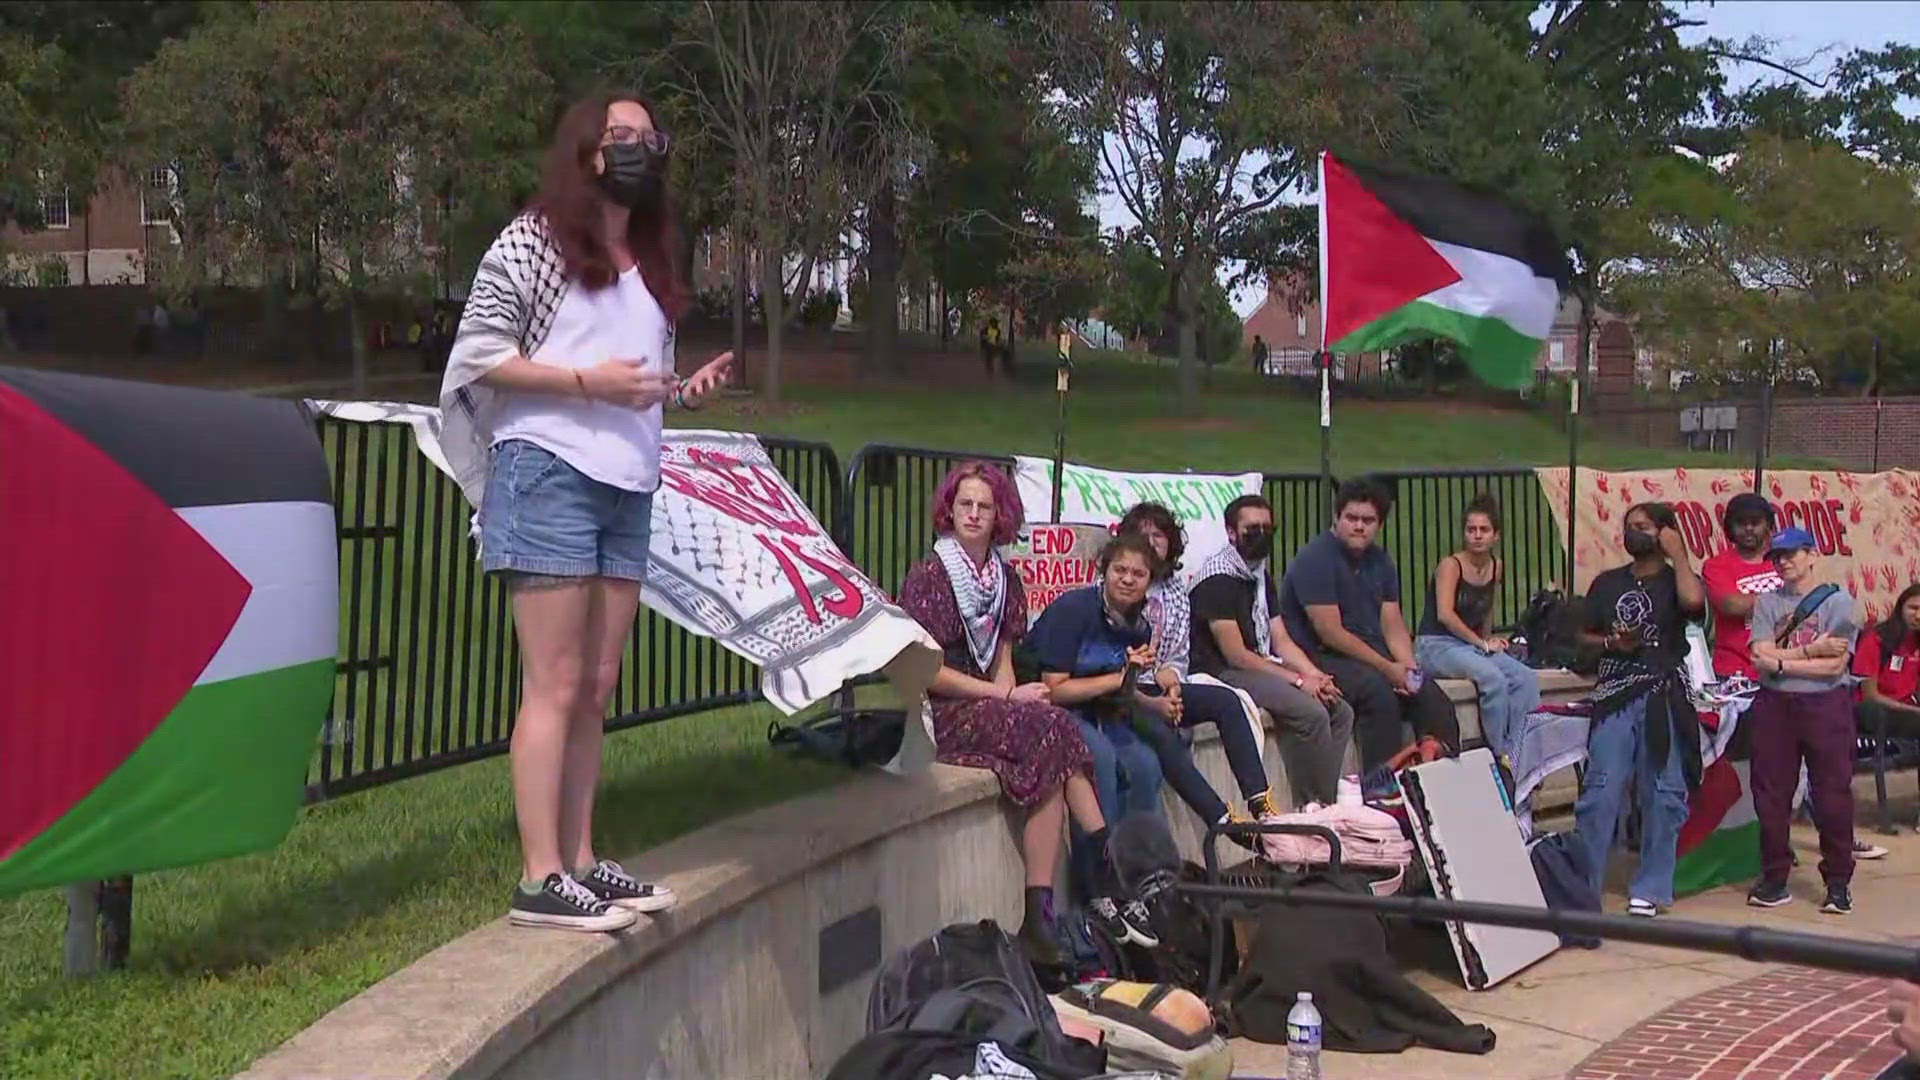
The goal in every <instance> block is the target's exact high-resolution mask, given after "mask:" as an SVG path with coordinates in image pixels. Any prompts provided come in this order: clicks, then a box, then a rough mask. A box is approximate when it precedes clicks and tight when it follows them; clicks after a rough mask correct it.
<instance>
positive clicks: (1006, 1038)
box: [826, 978, 1106, 1080]
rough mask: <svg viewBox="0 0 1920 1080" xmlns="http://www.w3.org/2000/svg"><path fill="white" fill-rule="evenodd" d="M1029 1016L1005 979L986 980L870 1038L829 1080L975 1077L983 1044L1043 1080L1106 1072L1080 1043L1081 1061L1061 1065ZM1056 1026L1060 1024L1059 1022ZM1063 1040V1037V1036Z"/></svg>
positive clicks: (1041, 1026)
mask: <svg viewBox="0 0 1920 1080" xmlns="http://www.w3.org/2000/svg"><path fill="white" fill-rule="evenodd" d="M1053 1019H1054V1018H1053V1010H1052V1007H1051V1006H1049V1007H1048V1008H1047V1010H1046V1012H1045V1014H1044V1019H1043V1018H1042V1017H1038V1016H1034V1015H1030V1014H1029V1012H1028V1006H1027V1003H1026V1002H1025V1001H1024V1000H1022V998H1021V995H1020V992H1019V991H1018V990H1017V989H1016V988H1015V987H1013V986H1012V985H1011V984H1009V983H1007V982H1006V981H1005V980H1002V979H994V978H982V979H975V980H973V981H972V982H969V983H964V984H962V985H960V986H957V987H952V988H950V989H945V990H937V991H935V992H934V993H933V994H932V995H931V996H930V997H928V998H927V1000H926V1001H924V1002H922V1003H921V1004H920V1006H919V1007H918V1008H917V1009H915V1010H914V1011H913V1013H912V1014H910V1015H909V1016H908V1017H907V1018H906V1019H905V1021H904V1022H903V1023H901V1024H899V1025H896V1026H892V1027H887V1028H882V1029H881V1030H879V1031H873V1032H869V1033H868V1034H867V1035H866V1036H865V1037H864V1038H862V1039H861V1040H860V1041H859V1042H857V1043H854V1044H853V1046H852V1048H851V1049H849V1050H848V1051H847V1052H846V1053H845V1054H843V1055H841V1057H840V1060H839V1061H836V1062H835V1063H834V1065H833V1069H832V1071H830V1072H829V1073H827V1078H826V1080H928V1078H929V1077H933V1076H949V1077H952V1076H969V1075H972V1074H973V1073H974V1071H975V1063H976V1061H977V1060H978V1057H979V1054H980V1047H981V1044H983V1043H993V1044H994V1045H995V1046H996V1047H997V1048H998V1053H999V1055H1000V1056H1001V1057H1002V1058H1004V1059H1006V1060H1007V1061H1009V1062H1013V1063H1014V1064H1017V1065H1021V1066H1024V1067H1025V1068H1026V1069H1027V1070H1028V1071H1030V1072H1032V1073H1033V1074H1034V1075H1035V1076H1036V1077H1038V1078H1039V1080H1085V1078H1086V1077H1090V1076H1093V1075H1094V1074H1096V1073H1098V1072H1099V1071H1100V1070H1101V1069H1102V1068H1104V1067H1105V1058H1106V1054H1105V1051H1103V1050H1100V1049H1099V1048H1097V1047H1094V1046H1093V1045H1092V1044H1090V1043H1081V1044H1080V1045H1081V1046H1084V1047H1085V1050H1084V1051H1081V1052H1077V1053H1076V1054H1074V1055H1073V1056H1075V1057H1078V1058H1080V1059H1081V1060H1078V1061H1061V1060H1059V1059H1058V1058H1057V1057H1056V1056H1055V1055H1056V1054H1057V1050H1056V1049H1055V1048H1053V1047H1050V1046H1049V1045H1048V1038H1049V1036H1048V1034H1047V1031H1046V1021H1049V1020H1053ZM1055 1026H1056V1027H1057V1026H1058V1024H1057V1021H1056V1022H1055ZM1062 1038H1064V1036H1062Z"/></svg>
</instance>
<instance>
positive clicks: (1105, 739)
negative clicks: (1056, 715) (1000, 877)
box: [1069, 713, 1161, 897]
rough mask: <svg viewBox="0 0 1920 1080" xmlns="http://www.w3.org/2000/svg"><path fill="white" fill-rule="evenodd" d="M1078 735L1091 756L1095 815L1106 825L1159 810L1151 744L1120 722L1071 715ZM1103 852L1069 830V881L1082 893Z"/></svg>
mask: <svg viewBox="0 0 1920 1080" xmlns="http://www.w3.org/2000/svg"><path fill="white" fill-rule="evenodd" d="M1074 720H1075V722H1076V723H1078V724H1079V725H1080V735H1081V737H1083V738H1085V739H1086V741H1087V750H1088V751H1089V752H1090V753H1092V755H1093V793H1094V795H1095V796H1096V797H1097V798H1098V799H1099V800H1100V816H1101V817H1104V818H1106V819H1107V824H1108V826H1112V825H1113V824H1114V823H1115V822H1117V821H1119V820H1120V819H1121V818H1124V817H1127V816H1128V815H1130V814H1155V813H1159V811H1160V780H1161V773H1160V756H1159V755H1158V754H1156V753H1154V751H1153V747H1151V746H1149V745H1147V743H1145V742H1144V741H1142V740H1141V738H1140V736H1138V735H1136V734H1134V731H1133V728H1132V727H1130V726H1129V725H1128V724H1127V722H1126V721H1124V720H1103V721H1101V722H1100V723H1098V724H1095V723H1094V722H1093V721H1091V720H1088V719H1086V718H1085V717H1083V716H1080V715H1078V714H1077V713H1076V714H1075V716H1074ZM1105 857H1106V853H1105V852H1101V851H1095V850H1094V848H1093V844H1092V843H1091V842H1090V841H1089V840H1088V838H1087V834H1086V833H1085V832H1084V831H1082V830H1081V828H1080V826H1079V825H1078V824H1075V825H1074V826H1073V830H1072V849H1071V851H1070V852H1069V859H1070V861H1071V864H1072V869H1073V873H1074V876H1075V878H1076V879H1077V880H1076V882H1075V884H1076V885H1077V886H1078V888H1079V890H1080V894H1081V896H1082V897H1086V896H1091V895H1093V893H1092V892H1090V891H1088V890H1089V889H1090V888H1091V887H1092V886H1093V885H1094V883H1095V882H1097V881H1098V880H1099V878H1098V877H1097V876H1096V873H1097V871H1098V869H1099V866H1100V863H1101V861H1102V860H1103V859H1104V858H1105Z"/></svg>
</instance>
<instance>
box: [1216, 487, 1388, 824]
mask: <svg viewBox="0 0 1920 1080" xmlns="http://www.w3.org/2000/svg"><path fill="white" fill-rule="evenodd" d="M1225 524H1226V526H1227V537H1228V539H1229V541H1230V543H1229V545H1228V546H1227V547H1224V548H1221V549H1220V550H1219V551H1217V552H1215V553H1214V554H1213V555H1211V556H1210V557H1208V559H1207V560H1206V562H1205V563H1203V564H1202V565H1201V568H1200V573H1199V574H1198V575H1197V576H1196V577H1195V578H1194V584H1193V589H1192V592H1191V593H1190V594H1189V598H1190V599H1191V601H1192V607H1193V634H1192V644H1191V647H1192V658H1191V670H1192V671H1194V672H1195V673H1198V674H1201V675H1211V676H1212V677H1214V678H1216V679H1219V680H1220V681H1221V682H1223V683H1226V684H1227V685H1228V686H1232V687H1237V688H1238V689H1241V690H1244V691H1246V692H1247V695H1248V696H1249V697H1251V698H1253V700H1254V704H1256V705H1259V706H1260V707H1261V708H1262V709H1265V710H1266V711H1267V715H1269V716H1271V717H1273V722H1274V723H1275V724H1276V725H1278V726H1279V729H1280V732H1279V734H1280V756H1281V758H1282V760H1284V761H1285V762H1286V768H1287V782H1288V785H1289V786H1290V787H1291V788H1292V794H1293V801H1294V805H1295V806H1300V805H1303V804H1305V803H1307V802H1317V803H1322V804H1325V805H1332V803H1333V802H1334V800H1335V799H1336V798H1338V796H1339V791H1340V766H1341V764H1342V762H1343V761H1344V759H1345V757H1346V752H1347V743H1348V741H1349V740H1351V739H1352V738H1353V710H1352V709H1351V708H1350V707H1348V705H1347V703H1346V701H1344V700H1342V698H1341V696H1340V691H1339V688H1338V687H1336V686H1335V685H1334V682H1333V679H1332V678H1331V677H1329V676H1328V675H1327V673H1326V672H1325V671H1322V670H1321V669H1320V668H1319V667H1318V666H1316V665H1315V664H1314V663H1313V661H1312V660H1311V659H1309V658H1308V657H1307V654H1306V653H1305V652H1304V651H1302V650H1301V648H1300V646H1298V645H1296V644H1294V641H1293V638H1292V637H1291V636H1290V635H1289V634H1288V633H1287V628H1286V625H1285V624H1284V623H1282V622H1281V620H1280V601H1279V597H1278V595H1277V594H1276V593H1275V591H1274V587H1273V578H1272V576H1271V575H1270V574H1269V573H1268V570H1267V565H1268V560H1269V559H1270V558H1271V557H1272V555H1273V507H1272V506H1271V505H1270V504H1268V502H1267V501H1266V500H1265V499H1263V498H1261V497H1259V496H1258V495H1243V496H1241V497H1240V498H1238V499H1235V500H1234V501H1232V502H1230V503H1228V504H1227V509H1226V514H1225ZM1273 809H1277V808H1273ZM1255 812H1256V813H1258V810H1256V811H1255Z"/></svg>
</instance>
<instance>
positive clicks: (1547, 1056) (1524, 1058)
mask: <svg viewBox="0 0 1920 1080" xmlns="http://www.w3.org/2000/svg"><path fill="white" fill-rule="evenodd" d="M1889 786H1890V791H1889V794H1890V795H1891V797H1892V801H1893V805H1894V820H1895V821H1896V822H1900V823H1902V824H1901V828H1900V832H1901V835H1899V836H1897V837H1886V836H1881V835H1879V834H1878V833H1877V832H1875V831H1873V828H1872V826H1871V824H1870V822H1871V821H1873V820H1874V819H1873V818H1872V809H1871V808H1872V807H1873V805H1874V804H1873V782H1872V778H1871V777H1870V776H1867V777H1861V778H1860V779H1859V782H1858V783H1857V784H1856V788H1855V794H1856V804H1857V806H1858V807H1859V814H1860V817H1861V818H1862V827H1861V828H1859V829H1858V831H1857V835H1859V836H1861V837H1863V838H1866V839H1870V840H1872V841H1874V842H1875V843H1878V844H1880V845H1881V846H1883V847H1885V848H1887V849H1888V855H1887V857H1886V858H1885V859H1882V860H1879V861H1875V862H1862V863H1860V864H1859V868H1858V869H1857V871H1856V872H1855V876H1854V885H1853V895H1854V913H1853V914H1852V915H1847V916H1836V915H1822V914H1820V912H1819V910H1818V905H1819V902H1820V899H1821V895H1822V893H1821V890H1820V884H1819V875H1818V873H1817V871H1816V870H1815V869H1814V867H1815V865H1816V864H1817V863H1818V862H1819V850H1818V844H1817V841H1816V838H1815V834H1814V832H1813V830H1812V828H1810V827H1807V828H1802V829H1798V830H1796V831H1795V834H1794V846H1795V848H1796V849H1797V850H1798V851H1799V852H1800V862H1801V865H1800V867H1799V868H1798V869H1797V870H1796V871H1795V873H1794V878H1793V888H1794V898H1795V902H1794V903H1792V904H1790V905H1787V906H1786V907H1781V908H1774V909H1771V910H1762V909H1757V908H1751V907H1748V906H1747V904H1746V888H1747V883H1744V882H1743V883H1740V884H1739V885H1730V886H1726V887H1722V888H1719V889H1715V890H1712V891H1710V892H1706V893H1702V894H1699V895H1697V896H1692V897H1688V898H1686V899H1684V900H1681V901H1680V902H1679V903H1678V904H1677V905H1676V906H1675V907H1674V909H1673V912H1672V915H1673V916H1674V917H1677V918H1683V919H1691V920H1698V921H1702V922H1715V923H1723V924H1743V925H1744V924H1751V925H1757V926H1767V927H1775V928H1779V929H1786V930H1797V931H1801V932H1806V933H1819V934H1832V935H1835V936H1840V937H1848V938H1855V939H1862V940H1873V941H1903V940H1904V941H1910V942H1911V941H1920V835H1916V833H1915V831H1914V826H1913V822H1914V812H1915V811H1914V808H1915V806H1916V802H1917V801H1920V793H1917V792H1916V790H1915V783H1914V776H1913V773H1912V771H1911V770H1908V771H1907V772H1906V773H1905V774H1904V775H1902V776H1898V777H1890V778H1889ZM1614 869H1615V870H1616V871H1618V870H1619V869H1620V866H1619V864H1618V863H1616V865H1615V867H1614ZM1625 905H1626V898H1625V896H1624V895H1622V894H1620V893H1619V892H1617V891H1615V892H1613V893H1611V894H1610V895H1609V896H1608V898H1607V910H1608V911H1609V912H1616V913H1617V912H1621V911H1623V910H1624V909H1625ZM1418 940H1419V941H1420V944H1421V945H1423V946H1424V945H1427V944H1431V945H1432V948H1431V949H1426V950H1423V952H1422V954H1421V955H1419V956H1414V957H1403V958H1402V961H1403V962H1409V961H1410V962H1411V963H1413V964H1414V965H1415V966H1414V968H1413V970H1412V971H1411V972H1410V975H1411V977H1412V978H1413V980H1414V981H1415V982H1417V983H1418V984H1420V985H1421V986H1422V987H1424V988H1425V989H1427V990H1428V991H1430V992H1431V993H1433V994H1434V995H1435V996H1436V997H1438V998H1439V999H1440V1000H1441V1001H1442V1002H1443V1003H1445V1004H1446V1005H1447V1007H1448V1008H1450V1009H1452V1010H1453V1011H1454V1012H1455V1013H1457V1014H1458V1015H1459V1016H1460V1018H1461V1019H1462V1020H1465V1021H1467V1022H1469V1023H1480V1024H1485V1025H1487V1026H1488V1027H1491V1028H1492V1029H1493V1030H1494V1032H1495V1033H1496V1035H1497V1036H1498V1038H1499V1042H1498V1045H1497V1046H1496V1047H1495V1049H1494V1051H1493V1052H1492V1053H1491V1054H1487V1055H1485V1056H1472V1055H1461V1054H1446V1053H1441V1052H1438V1051H1434V1050H1425V1049H1415V1050H1409V1051H1407V1052H1406V1053H1402V1054H1382V1055H1366V1054H1336V1053H1328V1054H1327V1055H1326V1056H1325V1059H1324V1061H1323V1063H1322V1071H1323V1072H1324V1074H1325V1077H1326V1080H1363V1078H1369V1077H1380V1078H1385V1077H1392V1078H1394V1080H1456V1078H1458V1080H1534V1078H1538V1080H1561V1078H1565V1077H1570V1078H1574V1080H1629V1078H1631V1080H1694V1078H1701V1080H1707V1078H1711V1080H1735V1078H1739V1077H1747V1078H1752V1080H1773V1078H1781V1080H1801V1078H1809V1080H1812V1078H1825V1080H1854V1078H1871V1077H1873V1076H1875V1075H1877V1074H1878V1073H1879V1071H1880V1070H1881V1069H1882V1068H1884V1067H1885V1066H1886V1064H1887V1063H1888V1062H1890V1061H1892V1060H1893V1058H1894V1056H1895V1051H1894V1048H1893V1046H1892V1044H1891V1043H1890V1042H1888V1040H1887V1038H1886V1034H1887V1032H1888V1030H1889V1025H1888V1024H1887V1023H1886V1022H1885V1020H1884V1013H1885V1007H1884V1003H1883V997H1884V992H1885V987H1886V984H1885V983H1884V982H1883V981H1881V980H1876V979H1860V978H1856V977H1853V976H1845V975H1837V976H1836V975H1832V974H1830V973H1825V972H1811V971H1807V970H1805V969H1800V968H1793V967H1785V966H1781V965H1770V964H1759V963H1753V962H1750V961H1746V960H1740V959H1734V958H1729V957H1723V956H1718V955H1714V954H1709V953H1697V952H1690V951H1687V950H1682V949H1672V948H1665V947H1661V946H1655V945H1635V944H1628V943H1614V942H1609V943H1607V944H1605V945H1603V946H1602V947H1601V948H1599V949H1594V950H1585V949H1561V950H1560V951H1559V952H1557V953H1555V954H1554V955H1552V956H1550V957H1548V958H1547V959H1545V960H1543V961H1541V962H1540V963H1538V964H1536V965H1534V966H1533V967H1531V968H1529V969H1527V970H1526V971H1523V972H1521V973H1519V974H1518V975H1515V976H1513V977H1512V978H1510V979H1508V980H1506V981H1505V982H1503V983H1501V984H1499V985H1498V986H1496V987H1494V988H1492V989H1490V990H1486V991H1483V992H1480V993H1475V992H1473V991H1470V990H1467V989H1465V988H1464V987H1463V986H1462V984H1461V981H1460V974H1459V970H1458V968H1457V967H1456V966H1455V965H1454V961H1453V957H1452V954H1451V952H1450V951H1448V949H1447V947H1446V945H1445V943H1444V941H1441V940H1439V939H1438V937H1437V936H1436V935H1426V936H1424V937H1423V938H1421V939H1418ZM1234 1075H1235V1076H1236V1077H1243V1078H1249V1080H1251V1078H1266V1077H1284V1076H1285V1075H1286V1048H1285V1047H1284V1046H1271V1045H1266V1044H1262V1043H1255V1042H1249V1041H1247V1040H1240V1041H1238V1042H1236V1043H1235V1044H1234Z"/></svg>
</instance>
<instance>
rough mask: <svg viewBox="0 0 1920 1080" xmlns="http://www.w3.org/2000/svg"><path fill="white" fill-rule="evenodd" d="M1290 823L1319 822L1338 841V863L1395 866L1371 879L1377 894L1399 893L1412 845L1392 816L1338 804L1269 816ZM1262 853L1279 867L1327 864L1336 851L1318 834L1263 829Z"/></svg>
mask: <svg viewBox="0 0 1920 1080" xmlns="http://www.w3.org/2000/svg"><path fill="white" fill-rule="evenodd" d="M1266 820H1270V821H1275V822H1278V823H1281V824H1287V825H1318V826H1320V827H1321V828H1323V829H1329V830H1331V831H1332V832H1333V835H1334V836H1336V837H1338V838H1339V840H1340V862H1341V865H1342V866H1343V867H1345V866H1351V867H1354V868H1356V869H1362V870H1392V871H1394V874H1393V876H1392V877H1391V878H1388V879H1385V880H1383V881H1376V882H1374V883H1373V892H1374V895H1376V896H1389V895H1391V894H1393V893H1396V892H1398V891H1400V885H1401V883H1402V881H1404V879H1405V877H1406V870H1407V864H1408V863H1410V862H1412V861H1413V844H1412V843H1411V842H1410V841H1408V840H1407V838H1406V836H1405V835H1404V834H1402V833H1401V831H1400V823H1399V822H1398V821H1395V820H1394V819H1393V816H1392V815H1391V814H1388V813H1385V812H1384V811H1380V810H1375V809H1374V808H1373V807H1371V806H1365V805H1349V804H1337V805H1334V806H1319V805H1317V804H1314V803H1308V804H1307V808H1306V809H1305V810H1302V811H1298V812H1295V813H1291V814H1279V815H1276V816H1274V817H1272V818H1269V819H1266ZM1260 847H1261V854H1262V855H1264V856H1265V857H1266V860H1267V861H1268V862H1270V863H1274V864H1275V865H1280V866H1325V865H1327V863H1328V862H1329V861H1330V859H1331V855H1332V853H1331V852H1329V851H1328V850H1327V842H1326V841H1325V840H1322V839H1320V838H1319V837H1317V836H1298V835H1294V834H1291V833H1265V834H1263V835H1262V836H1261V837H1260Z"/></svg>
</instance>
